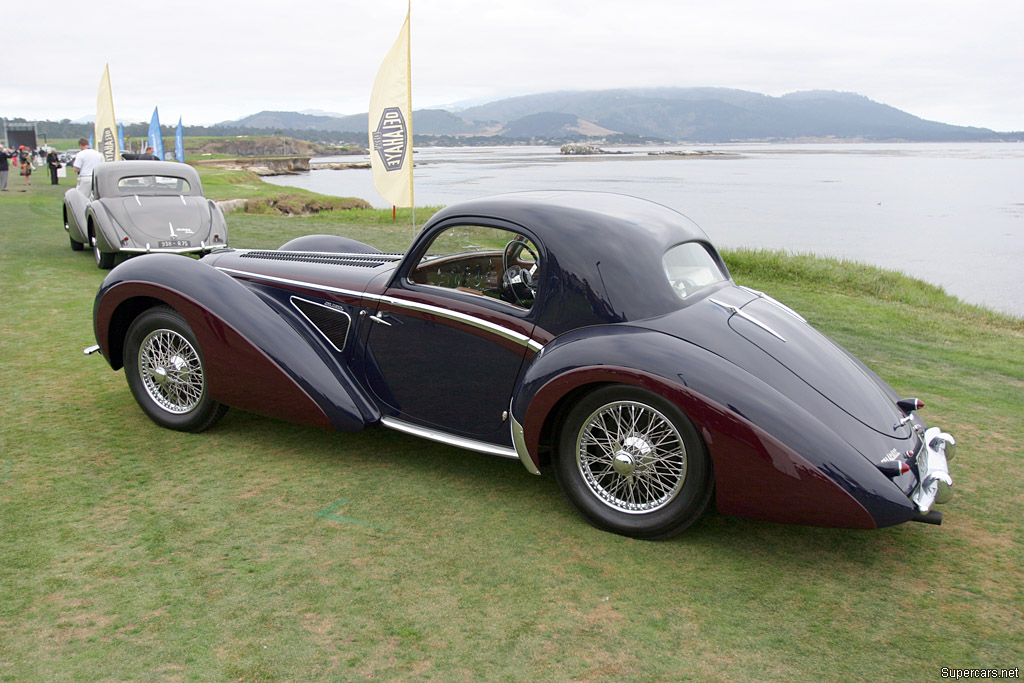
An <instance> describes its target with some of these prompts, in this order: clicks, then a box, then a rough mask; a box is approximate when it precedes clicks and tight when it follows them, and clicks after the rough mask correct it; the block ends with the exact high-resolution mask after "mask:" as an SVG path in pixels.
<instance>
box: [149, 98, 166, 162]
mask: <svg viewBox="0 0 1024 683" xmlns="http://www.w3.org/2000/svg"><path fill="white" fill-rule="evenodd" d="M159 109H160V108H159V107H153V119H152V120H151V121H150V122H149V146H150V147H152V148H153V154H155V155H156V157H157V158H158V159H163V158H164V136H163V134H162V133H161V132H160V113H159Z"/></svg>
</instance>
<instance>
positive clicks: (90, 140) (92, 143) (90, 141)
mask: <svg viewBox="0 0 1024 683" xmlns="http://www.w3.org/2000/svg"><path fill="white" fill-rule="evenodd" d="M94 137H95V135H94V134H93V133H89V146H90V147H92V148H93V149H96V140H94V139H93V138H94Z"/></svg>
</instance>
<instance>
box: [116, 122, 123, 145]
mask: <svg viewBox="0 0 1024 683" xmlns="http://www.w3.org/2000/svg"><path fill="white" fill-rule="evenodd" d="M117 148H118V149H124V124H123V123H119V124H117Z"/></svg>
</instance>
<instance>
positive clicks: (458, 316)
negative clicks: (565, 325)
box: [214, 266, 544, 351]
mask: <svg viewBox="0 0 1024 683" xmlns="http://www.w3.org/2000/svg"><path fill="white" fill-rule="evenodd" d="M214 267H215V268H216V269H217V270H220V271H222V272H224V273H230V274H232V275H240V276H242V277H251V278H255V279H257V280H268V281H270V282H280V283H282V284H286V285H294V286H296V287H305V288H307V289H316V290H320V291H323V292H332V293H335V294H344V295H345V296H352V297H356V298H360V299H367V300H370V301H379V302H382V303H386V304H389V305H391V306H396V307H398V308H408V309H412V310H417V311H422V312H424V313H432V314H434V315H439V316H441V317H443V318H448V319H449V320H457V321H459V322H462V323H466V324H467V325H472V326H473V327H476V328H478V329H481V330H487V331H488V332H493V333H495V334H497V335H499V336H501V337H503V338H505V339H508V340H510V341H514V342H516V343H518V344H522V345H523V346H526V347H528V348H531V349H533V350H534V351H540V350H541V349H543V348H544V345H543V344H541V343H540V342H538V341H537V340H535V339H532V338H530V337H528V336H526V335H525V334H521V333H519V332H516V331H514V330H510V329H508V328H505V327H502V326H501V325H498V324H497V323H492V322H490V321H489V320H483V319H482V318H477V317H475V316H471V315H469V314H467V313H460V312H459V311H450V310H448V309H447V308H441V307H440V306H432V305H430V304H422V303H419V302H416V301H406V300H405V299H396V298H395V297H392V296H384V295H380V294H368V293H366V292H356V291H353V290H350V289H341V288H339V287H330V286H328V285H321V284H315V283H312V282H302V281H301V280H290V279H288V278H283V277H276V276H273V275H263V274H262V273H251V272H249V271H245V270H235V269H234V268H223V267H221V266H214Z"/></svg>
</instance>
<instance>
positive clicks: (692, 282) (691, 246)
mask: <svg viewBox="0 0 1024 683" xmlns="http://www.w3.org/2000/svg"><path fill="white" fill-rule="evenodd" d="M661 265H662V268H663V269H664V271H665V277H667V278H668V282H669V284H670V285H672V289H673V291H675V293H676V294H678V295H679V298H680V299H686V298H687V297H690V296H693V294H694V293H695V292H698V291H700V290H701V289H704V288H705V287H708V286H710V285H713V284H715V283H718V282H723V281H724V280H727V279H728V277H727V276H726V274H725V273H724V272H723V271H722V269H721V267H719V265H718V262H717V261H716V260H715V258H714V257H713V256H712V255H711V253H710V252H709V251H708V249H707V247H706V246H704V245H703V244H701V243H700V242H686V243H684V244H677V245H676V246H674V247H672V248H671V249H669V250H668V251H666V252H665V255H664V256H663V257H662V258H661Z"/></svg>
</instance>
